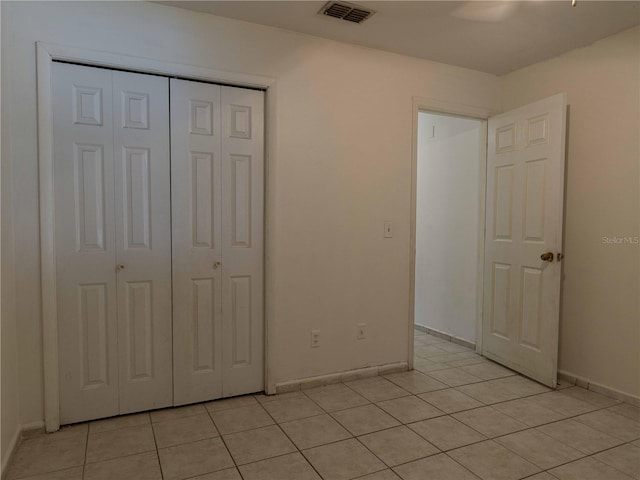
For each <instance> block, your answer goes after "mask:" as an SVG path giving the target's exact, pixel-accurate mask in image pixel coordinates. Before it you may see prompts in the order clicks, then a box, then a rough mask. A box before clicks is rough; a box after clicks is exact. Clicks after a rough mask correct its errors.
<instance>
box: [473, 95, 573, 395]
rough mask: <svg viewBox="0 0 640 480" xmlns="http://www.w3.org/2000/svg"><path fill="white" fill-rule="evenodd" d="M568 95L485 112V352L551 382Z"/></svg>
mask: <svg viewBox="0 0 640 480" xmlns="http://www.w3.org/2000/svg"><path fill="white" fill-rule="evenodd" d="M565 122H566V96H565V95H564V94H559V95H555V96H553V97H549V98H547V99H544V100H541V101H538V102H535V103H533V104H530V105H527V106H524V107H521V108H518V109H516V110H512V111H510V112H506V113H503V114H501V115H498V116H496V117H493V118H490V119H489V129H488V135H489V137H488V154H487V203H486V204H487V215H486V229H485V270H484V292H485V293H484V319H483V338H482V345H483V354H484V355H486V356H487V357H489V358H491V359H494V360H496V361H498V362H500V363H502V364H504V365H506V366H508V367H510V368H512V369H514V370H516V371H519V372H521V373H523V374H524V375H527V376H529V377H531V378H533V379H535V380H538V381H539V382H541V383H544V384H546V385H549V386H551V387H555V385H556V375H557V361H558V325H559V315H560V282H561V265H562V264H561V263H560V261H561V259H562V256H561V252H562V225H563V199H564V162H565V151H564V149H565Z"/></svg>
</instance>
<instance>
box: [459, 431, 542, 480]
mask: <svg viewBox="0 0 640 480" xmlns="http://www.w3.org/2000/svg"><path fill="white" fill-rule="evenodd" d="M448 455H449V456H451V457H452V458H453V459H454V460H455V461H457V462H458V463H460V464H462V465H464V466H465V467H467V468H468V469H469V470H471V471H472V472H473V473H475V474H476V475H478V476H479V477H480V478H482V479H484V480H519V479H521V478H525V477H528V476H530V475H533V474H534V473H537V472H539V471H540V470H541V469H540V468H539V467H536V466H535V465H534V464H532V463H531V462H528V461H527V460H525V459H523V458H522V457H520V456H519V455H516V454H515V453H513V452H511V451H510V450H507V449H506V448H504V447H502V446H501V445H499V444H497V443H496V442H493V441H491V440H488V441H486V442H481V443H476V444H474V445H469V446H467V447H462V448H459V449H457V450H453V451H451V452H449V453H448Z"/></svg>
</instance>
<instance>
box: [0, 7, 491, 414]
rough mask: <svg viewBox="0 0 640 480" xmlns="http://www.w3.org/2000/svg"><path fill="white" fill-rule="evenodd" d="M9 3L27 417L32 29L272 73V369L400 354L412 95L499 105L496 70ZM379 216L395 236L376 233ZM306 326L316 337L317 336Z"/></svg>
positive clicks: (404, 336)
mask: <svg viewBox="0 0 640 480" xmlns="http://www.w3.org/2000/svg"><path fill="white" fill-rule="evenodd" d="M6 10H7V14H8V16H9V17H10V22H11V30H12V32H11V34H12V36H13V38H12V41H11V45H10V51H9V52H8V53H9V56H8V58H7V59H4V58H3V62H7V64H10V65H11V69H10V70H11V72H10V74H11V76H12V77H11V78H12V79H13V80H14V83H13V85H12V88H11V91H10V92H9V93H10V94H9V95H8V97H9V100H10V102H11V107H12V110H11V122H12V125H13V126H14V127H15V128H13V129H12V131H11V140H12V151H11V159H10V160H11V161H12V162H13V168H14V172H13V175H14V182H15V184H16V185H19V186H20V188H19V189H17V190H16V191H15V202H14V215H15V244H16V262H17V264H18V265H20V269H18V271H17V272H16V273H17V275H16V285H17V291H18V296H17V297H16V301H17V314H18V318H20V324H19V326H18V327H19V328H18V332H17V334H18V352H19V356H20V358H19V360H20V361H19V368H20V372H19V373H20V375H19V381H20V386H19V387H20V388H19V392H20V402H21V422H22V423H30V422H34V421H38V420H41V419H42V418H43V393H42V391H43V387H42V355H41V351H42V339H41V335H42V331H41V318H40V302H39V291H40V290H39V281H40V280H39V273H40V268H39V229H38V195H37V187H38V183H37V138H36V124H37V116H36V83H35V82H36V73H35V42H36V41H45V42H51V43H57V44H63V45H70V46H76V47H82V48H86V49H94V50H104V51H110V52H116V53H123V54H129V55H135V56H142V57H147V58H153V59H157V60H164V61H170V62H179V63H184V64H191V65H198V66H203V67H208V68H215V69H219V70H227V71H232V72H241V73H249V74H255V75H266V76H271V77H276V78H277V98H276V99H275V112H273V113H274V115H273V117H272V118H271V120H275V122H272V123H271V125H270V126H271V127H274V128H275V136H274V137H273V140H274V145H273V152H275V155H273V156H272V157H271V158H270V159H269V177H268V178H269V180H268V185H267V189H268V190H269V195H270V200H269V208H270V211H269V212H268V219H269V221H270V224H269V244H268V247H269V248H268V256H269V262H270V265H272V266H273V280H274V282H273V284H272V285H271V286H270V287H269V291H270V293H271V295H272V296H271V301H272V303H271V305H270V306H269V308H270V312H271V313H272V318H271V322H272V323H271V324H270V325H269V329H270V339H271V343H270V344H269V350H270V351H271V353H272V364H271V372H272V375H273V376H272V378H271V380H272V382H274V383H278V382H284V381H287V380H293V379H297V378H303V377H309V376H314V375H322V374H326V373H331V372H338V371H344V370H349V369H354V368H359V367H364V366H368V365H377V364H384V363H391V362H402V361H406V360H407V355H408V335H409V333H408V315H409V215H410V192H411V149H412V139H411V135H412V133H411V132H412V97H413V96H419V97H428V98H434V99H438V100H442V101H448V102H453V103H463V104H469V105H474V106H478V107H484V108H491V109H496V110H497V109H499V105H500V87H501V80H500V79H499V78H497V77H495V76H492V75H487V74H483V73H479V72H473V71H470V70H466V69H462V68H457V67H450V66H446V65H442V64H438V63H433V62H427V61H422V60H418V59H413V58H409V57H403V56H400V55H394V54H390V53H385V52H381V51H376V50H371V49H366V48H361V47H356V46H351V45H345V44H341V43H337V42H333V41H328V40H323V39H319V38H315V37H311V36H305V35H300V34H295V33H290V32H286V31H283V30H278V29H274V28H270V27H262V26H258V25H254V24H249V23H244V22H238V21H234V20H228V19H223V18H218V17H213V16H209V15H204V14H199V13H194V12H189V11H185V10H181V9H176V8H172V7H167V6H162V5H156V4H146V3H137V2H131V3H125V2H122V3H120V2H115V3H110V2H107V3H99V2H95V3H94V2H71V3H66V4H54V3H41V4H38V3H31V2H24V3H20V2H16V3H10V4H8V5H7V9H6ZM274 123H275V124H274ZM3 161H4V158H3ZM385 220H390V221H392V222H393V224H394V229H395V234H394V238H392V239H384V238H383V222H384V221H385ZM359 322H366V323H367V324H368V332H367V333H368V336H369V338H368V339H367V340H365V341H357V340H356V324H357V323H359ZM312 329H319V330H320V332H321V343H322V346H321V347H320V348H317V349H313V350H312V349H311V348H310V331H311V330H312Z"/></svg>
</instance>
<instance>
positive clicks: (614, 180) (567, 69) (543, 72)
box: [502, 27, 640, 397]
mask: <svg viewBox="0 0 640 480" xmlns="http://www.w3.org/2000/svg"><path fill="white" fill-rule="evenodd" d="M639 68H640V27H637V28H634V29H631V30H627V31H625V32H622V33H620V34H617V35H614V36H611V37H608V38H606V39H604V40H601V41H599V42H596V43H594V44H593V45H591V46H589V47H585V48H581V49H577V50H573V51H571V52H569V53H567V54H565V55H562V56H560V57H557V58H555V59H552V60H549V61H546V62H542V63H538V64H535V65H532V66H529V67H526V68H523V69H521V70H518V71H516V72H513V73H511V74H509V75H506V76H505V77H503V78H504V87H503V95H502V99H503V109H504V110H507V109H511V108H515V107H518V106H520V105H523V104H525V103H528V102H531V101H534V100H537V99H540V98H543V97H546V96H549V95H552V94H555V93H558V92H566V93H567V95H568V102H569V105H570V115H569V136H568V144H567V150H568V158H567V172H566V177H567V183H566V215H565V247H564V248H565V253H566V258H565V260H564V262H565V263H564V282H563V303H562V313H561V315H562V316H561V326H560V329H561V331H560V358H559V368H560V369H561V370H563V371H566V372H568V373H571V374H573V375H577V376H579V377H582V378H584V379H587V380H589V381H591V382H594V383H597V384H600V385H603V386H607V387H610V388H613V389H616V390H619V391H621V392H624V393H627V394H631V395H634V396H636V397H640V305H639V299H638V298H639V296H640V294H639V292H640V280H639V275H640V268H639V265H640V245H638V244H623V245H613V244H606V243H603V237H635V238H636V239H637V238H638V236H639V235H640V221H639V220H640V219H639V215H640V213H639V207H640V181H639V178H640V172H639V167H640V160H639V159H640V148H639V142H640V123H639V117H640V108H639V105H640V103H639V102H640V98H639V97H640V74H639Z"/></svg>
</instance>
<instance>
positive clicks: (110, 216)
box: [52, 63, 119, 424]
mask: <svg viewBox="0 0 640 480" xmlns="http://www.w3.org/2000/svg"><path fill="white" fill-rule="evenodd" d="M52 68H53V102H54V103H53V168H54V201H55V218H56V222H55V244H56V286H57V307H58V311H57V314H58V352H59V381H60V423H62V424H66V423H74V422H78V421H82V420H86V419H89V418H100V417H108V416H112V415H116V414H118V413H119V410H118V351H117V338H116V337H117V313H116V310H117V308H116V272H115V269H114V267H115V265H116V242H115V228H114V225H115V212H114V208H113V205H114V185H113V174H114V173H113V170H114V152H113V122H112V120H113V110H112V90H111V72H110V71H109V70H103V69H98V68H89V67H80V66H76V65H68V64H62V63H54V64H53V67H52Z"/></svg>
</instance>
